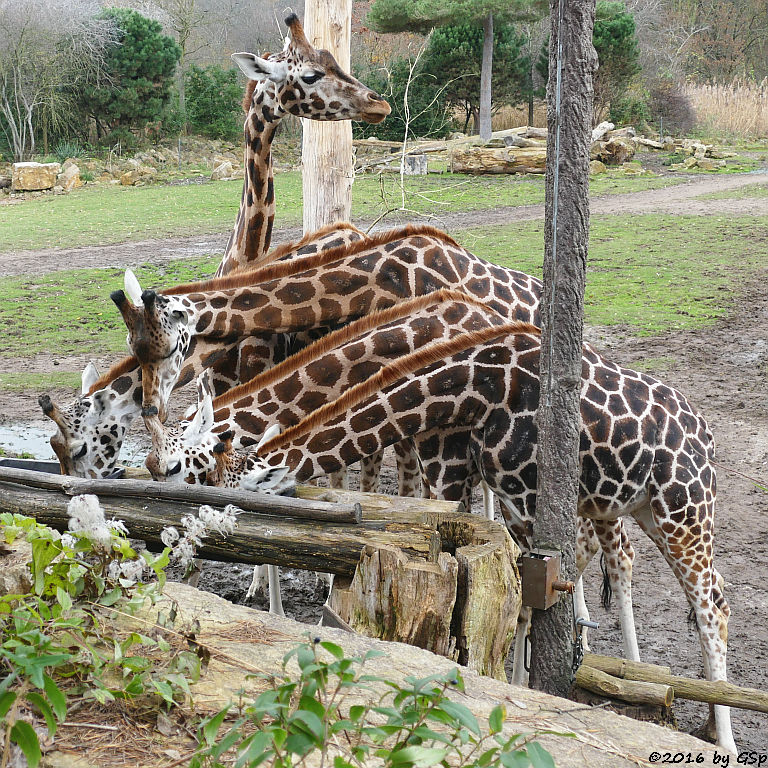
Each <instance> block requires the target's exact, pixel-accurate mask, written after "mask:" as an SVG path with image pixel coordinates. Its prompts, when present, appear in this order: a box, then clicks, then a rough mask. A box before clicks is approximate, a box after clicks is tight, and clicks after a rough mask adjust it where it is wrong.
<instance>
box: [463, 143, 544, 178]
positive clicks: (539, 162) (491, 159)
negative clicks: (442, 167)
mask: <svg viewBox="0 0 768 768" xmlns="http://www.w3.org/2000/svg"><path fill="white" fill-rule="evenodd" d="M546 160H547V149H546V147H520V148H518V147H504V148H494V147H466V148H460V149H454V150H453V151H452V152H451V171H452V172H453V173H544V170H545V165H546Z"/></svg>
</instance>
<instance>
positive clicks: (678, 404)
mask: <svg viewBox="0 0 768 768" xmlns="http://www.w3.org/2000/svg"><path fill="white" fill-rule="evenodd" d="M499 330H500V329H499V328H490V329H487V330H486V331H482V332H476V333H468V334H464V335H463V336H458V337H455V338H454V339H452V340H450V341H448V342H442V343H436V344H434V345H431V346H429V347H426V348H423V349H421V350H419V351H418V352H416V353H414V354H412V355H410V356H407V357H405V358H401V359H400V360H398V361H397V362H396V363H395V364H393V365H390V366H387V367H385V368H383V369H381V370H380V371H379V372H377V373H376V374H374V375H373V376H371V377H370V378H369V379H368V380H367V381H365V382H364V383H363V384H360V385H358V386H356V387H354V388H352V389H351V390H348V391H347V392H345V393H344V394H343V395H342V396H341V397H340V398H338V399H337V400H336V401H334V402H333V403H330V404H329V405H327V406H323V407H322V408H320V409H319V410H317V411H314V412H313V413H312V414H311V415H310V416H309V417H307V418H306V419H304V420H303V421H301V422H300V423H299V424H297V425H295V426H292V427H289V428H288V429H287V430H285V432H283V433H282V434H280V435H277V436H276V437H273V438H272V439H270V440H268V441H267V442H265V443H262V445H261V446H260V447H259V449H258V451H251V452H250V453H249V454H246V455H242V454H237V453H235V452H233V451H227V450H225V449H222V448H219V453H218V454H217V455H218V458H219V466H218V467H217V470H216V472H215V473H213V476H212V477H211V480H212V481H213V482H217V483H223V482H226V483H232V482H235V481H238V476H240V475H243V474H249V473H251V472H252V471H253V472H254V475H253V476H258V474H260V473H264V472H266V471H268V470H269V469H270V468H275V467H288V468H289V470H290V472H291V474H292V476H293V478H294V479H295V480H296V481H298V482H302V481H306V480H308V479H310V478H311V477H313V476H315V475H317V474H320V473H322V474H325V473H327V472H329V471H333V470H335V469H338V468H340V467H342V466H345V465H348V464H350V463H352V462H354V461H357V460H359V459H360V457H361V456H365V455H368V454H371V453H373V452H375V451H379V450H381V449H382V448H384V447H386V446H387V445H389V444H392V443H394V442H396V441H400V440H403V439H405V438H407V437H409V436H414V435H418V434H419V433H423V432H427V431H429V430H431V429H434V428H437V427H444V426H461V427H469V429H470V433H471V438H470V446H471V453H472V455H473V457H474V459H475V462H476V464H477V466H478V467H479V469H480V472H481V474H482V476H483V479H484V480H485V482H487V483H488V485H489V486H490V487H491V488H492V489H493V490H494V492H495V493H497V494H498V495H499V497H500V499H501V500H503V501H504V502H505V505H504V509H505V520H506V523H507V526H508V528H509V529H510V532H511V533H512V535H513V537H514V538H515V539H516V541H517V542H518V543H519V544H520V546H521V549H522V550H523V551H530V549H531V547H532V544H533V541H532V531H533V519H534V516H535V513H536V477H537V463H536V462H537V427H536V411H537V408H538V402H539V356H540V349H541V339H540V337H539V335H538V331H536V330H535V329H532V328H530V327H525V326H521V327H520V328H519V329H518V330H517V331H515V330H513V329H512V328H509V329H506V333H505V334H504V336H503V337H499V336H498V333H499ZM581 419H582V427H581V438H580V449H579V458H580V464H581V475H580V480H579V506H578V513H579V515H581V516H582V517H586V518H588V519H591V520H592V521H593V522H594V523H596V532H597V535H598V537H600V536H601V532H603V531H604V530H605V525H606V524H610V523H612V522H613V521H615V520H617V519H618V518H620V517H621V516H623V515H631V516H632V517H633V518H634V519H635V520H636V521H637V522H638V524H639V525H640V527H641V528H642V529H643V531H644V532H645V533H646V534H647V535H648V536H649V538H650V539H651V540H652V541H653V542H654V543H655V544H656V546H657V547H658V549H659V551H660V552H661V554H662V555H663V557H664V558H665V559H666V561H667V563H668V564H669V566H670V567H671V569H672V571H673V573H674V574H675V576H676V577H677V579H678V581H679V583H680V585H681V587H682V589H683V591H684V593H685V596H686V598H687V600H688V602H689V605H690V606H691V609H692V612H693V614H694V616H695V619H696V625H697V629H698V633H699V639H700V642H701V647H702V653H703V658H704V671H705V675H706V677H707V679H708V680H713V681H717V680H726V652H727V638H728V617H729V615H730V609H729V607H728V604H727V602H726V600H725V597H724V595H723V593H722V586H721V585H722V580H721V578H720V575H719V574H718V572H717V570H716V569H715V567H714V563H713V550H714V511H715V496H716V488H715V486H716V482H715V468H714V466H713V460H714V452H715V446H714V439H713V436H712V433H711V431H710V430H709V427H708V426H707V424H706V422H705V420H704V418H703V417H702V416H701V415H700V414H699V413H698V412H697V411H695V410H694V408H693V407H692V406H691V404H690V403H689V402H688V400H687V399H686V398H685V397H684V396H683V395H682V394H681V393H680V392H678V391H676V390H675V389H673V388H671V387H669V386H667V385H665V384H663V383H662V382H660V381H659V380H658V379H656V378H654V377H652V376H648V375H646V374H642V373H637V372H635V371H631V370H628V369H626V368H621V367H619V366H618V365H615V364H613V363H610V362H608V361H606V360H604V359H603V358H602V357H601V356H600V355H598V354H597V353H596V352H594V351H593V350H591V349H590V348H589V347H585V348H584V351H583V354H582V384H581ZM251 487H253V488H254V489H258V481H256V482H252V483H251ZM601 544H602V545H603V547H604V549H605V542H604V541H603V540H602V539H601ZM606 554H610V553H609V552H607V553H606ZM712 720H714V724H715V728H716V733H717V743H718V744H719V745H720V746H721V747H723V748H725V749H729V750H731V751H733V752H736V745H735V742H734V739H733V733H732V729H731V722H730V709H729V708H728V707H725V706H722V705H715V706H714V707H711V708H710V721H712Z"/></svg>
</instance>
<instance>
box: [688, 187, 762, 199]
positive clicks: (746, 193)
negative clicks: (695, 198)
mask: <svg viewBox="0 0 768 768" xmlns="http://www.w3.org/2000/svg"><path fill="white" fill-rule="evenodd" d="M753 197H768V184H750V185H749V186H748V187H742V188H741V189H728V190H724V191H723V192H713V193H712V194H711V195H701V197H700V198H699V199H701V200H748V199H749V198H753Z"/></svg>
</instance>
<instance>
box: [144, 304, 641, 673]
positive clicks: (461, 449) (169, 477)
mask: <svg viewBox="0 0 768 768" xmlns="http://www.w3.org/2000/svg"><path fill="white" fill-rule="evenodd" d="M504 323H505V320H504V318H503V317H501V316H500V315H498V313H496V312H493V311H492V310H490V309H489V308H488V307H487V306H486V305H485V304H483V303H482V302H480V301H479V300H477V299H473V298H471V297H469V296H467V295H466V294H464V293H460V292H458V291H448V290H445V289H443V290H441V291H436V292H434V293H430V294H427V295H426V296H421V297H418V298H415V299H410V300H407V301H403V302H400V303H398V304H395V305H394V306H392V307H389V308H387V309H385V310H382V311H380V312H376V313H374V314H373V315H369V316H366V317H364V318H362V319H360V320H357V321H355V322H353V323H350V324H349V325H346V326H344V327H343V328H341V329H340V330H338V331H334V332H333V333H331V334H329V335H328V336H325V337H323V338H322V339H321V340H319V341H317V342H316V343H315V344H314V345H312V346H310V347H307V348H305V349H303V350H301V351H300V352H298V353H297V354H295V355H293V356H291V357H290V358H289V359H287V360H285V361H283V362H282V363H279V364H278V365H277V366H276V367H275V368H272V369H271V370H269V371H267V372H265V373H264V374H262V375H261V376H258V377H256V378H254V379H252V380H251V381H250V382H248V383H247V384H243V385H240V386H239V387H236V388H234V389H232V390H230V391H229V392H227V393H225V394H224V395H222V396H221V397H218V398H216V399H215V400H213V401H211V399H210V397H207V398H205V399H203V401H202V406H201V408H200V409H199V410H198V412H197V414H196V415H195V416H194V418H193V419H192V420H191V421H190V422H189V423H187V424H185V425H180V426H179V427H175V428H171V427H167V426H164V425H163V424H162V423H161V421H160V419H159V418H158V417H157V414H156V411H155V409H153V408H152V409H149V411H148V412H145V423H146V425H147V428H148V430H149V432H150V434H151V436H152V451H151V453H150V454H149V456H148V457H147V460H146V466H147V468H148V469H149V471H150V473H151V474H152V477H153V478H154V479H155V480H162V481H176V482H188V483H196V484H203V483H205V482H206V479H207V476H208V473H209V472H212V471H213V470H214V469H215V468H216V466H217V460H216V456H215V454H214V447H215V445H216V444H217V443H218V441H219V440H220V439H224V435H227V438H228V440H229V443H230V446H231V445H234V446H236V447H243V446H253V445H256V444H257V443H260V442H262V441H263V440H264V436H265V434H266V433H267V431H268V428H269V427H270V425H273V424H274V423H275V422H276V423H277V424H279V426H280V427H283V428H287V427H289V426H291V425H293V424H296V423H298V422H300V421H301V420H302V419H303V418H305V417H306V416H307V415H309V414H310V413H311V412H312V411H313V410H315V409H317V408H319V407H321V406H322V405H325V404H327V403H329V402H332V401H333V400H334V399H336V398H337V397H339V396H340V395H341V394H342V393H343V392H345V391H346V390H348V389H350V388H352V387H353V386H356V385H357V384H359V383H361V382H363V381H365V380H366V379H367V378H368V377H370V376H371V375H372V374H374V373H375V372H376V371H378V370H380V369H381V368H382V367H384V366H386V365H388V364H389V363H392V362H393V361H395V360H397V359H398V358H400V357H403V356H404V355H406V354H409V353H412V352H414V351H415V350H417V349H419V348H421V347H423V346H425V345H427V344H430V343H433V342H435V341H442V340H447V339H450V338H452V337H454V336H458V335H460V334H463V333H466V332H467V331H477V330H480V329H484V328H490V327H492V326H503V324H504ZM512 327H513V328H516V327H517V326H512ZM419 437H420V436H419ZM426 439H427V440H429V439H430V437H429V435H428V436H427V438H426ZM443 439H444V442H445V438H443ZM450 443H451V446H450V448H449V449H447V450H445V451H443V455H444V457H448V456H450V457H451V462H450V469H447V470H446V471H444V472H441V473H437V474H436V477H437V481H436V483H435V484H434V485H433V486H432V487H433V490H434V492H435V494H436V495H437V497H438V498H444V499H449V500H455V501H461V502H462V503H463V504H464V506H465V508H466V509H471V498H470V495H471V490H472V486H473V485H475V484H477V482H478V481H479V477H478V472H477V468H476V466H475V463H474V459H473V457H472V456H471V455H470V453H469V450H468V449H469V430H468V429H467V428H457V429H456V430H453V431H452V432H451V435H450ZM461 457H463V461H462V460H460V459H461ZM259 482H261V480H260V478H259ZM613 525H614V527H615V528H616V529H617V530H616V531H614V532H613V538H614V539H615V540H618V541H619V542H621V541H622V532H623V530H622V529H623V526H622V524H621V521H617V522H615V523H613ZM593 539H594V540H596V538H595V536H594V533H593V531H592V525H591V523H590V522H589V521H586V520H580V521H579V526H578V536H577V547H576V552H577V554H576V559H577V564H578V569H579V574H581V572H582V571H583V570H584V568H585V567H586V565H587V564H588V563H589V561H590V559H591V558H592V556H593V555H594V554H595V552H596V550H597V549H598V548H599V544H598V546H597V547H590V544H591V543H592V541H593ZM626 546H627V547H628V546H629V545H628V542H627V544H626ZM611 554H612V558H611V559H609V568H608V572H609V575H610V579H611V583H612V586H613V588H614V591H615V593H616V595H617V599H618V603H619V609H620V616H621V618H622V631H623V632H624V635H625V641H624V642H625V649H627V648H629V649H633V648H634V649H636V646H637V643H636V639H635V634H634V621H633V617H632V598H631V560H630V561H629V569H628V570H622V569H620V568H619V567H618V564H617V563H615V562H614V560H615V559H616V558H621V556H622V554H623V553H622V552H614V551H612V553H611ZM614 566H615V567H614ZM271 595H272V592H271V591H270V596H271ZM583 613H585V609H584V608H582V609H581V614H583ZM520 650H521V649H519V648H518V649H517V652H518V653H519V652H520ZM522 668H523V666H522V662H519V663H518V664H517V666H516V673H518V672H519V671H520V670H521V669H522Z"/></svg>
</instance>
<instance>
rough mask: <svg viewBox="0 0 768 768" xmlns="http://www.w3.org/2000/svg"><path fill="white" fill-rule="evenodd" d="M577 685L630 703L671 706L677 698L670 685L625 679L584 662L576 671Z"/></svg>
mask: <svg viewBox="0 0 768 768" xmlns="http://www.w3.org/2000/svg"><path fill="white" fill-rule="evenodd" d="M576 685H578V686H579V687H580V688H584V690H586V691H591V692H592V693H598V694H600V695H601V696H610V697H611V698H612V699H621V701H627V702H629V703H630V704H653V705H654V706H657V707H669V706H671V705H672V701H673V699H674V698H675V691H674V689H673V688H672V687H671V686H669V685H663V684H661V683H648V682H639V681H636V680H624V679H623V678H621V677H614V676H613V675H609V674H607V673H606V672H601V671H600V670H599V669H594V668H593V667H588V666H586V665H585V664H582V665H581V666H580V667H579V669H578V670H577V672H576Z"/></svg>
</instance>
